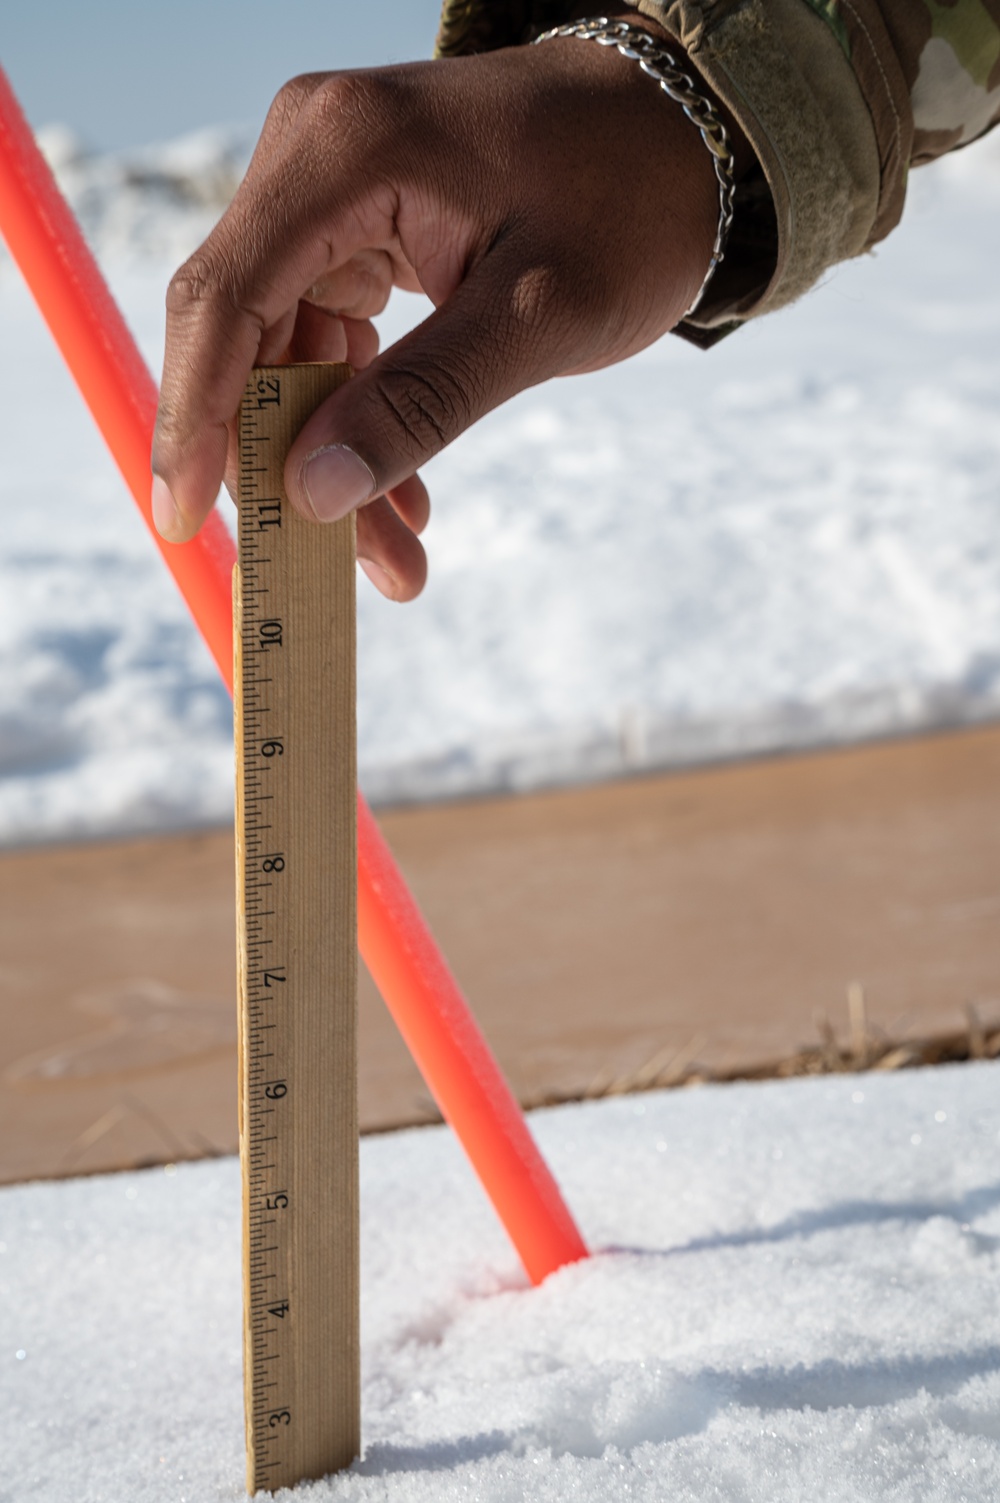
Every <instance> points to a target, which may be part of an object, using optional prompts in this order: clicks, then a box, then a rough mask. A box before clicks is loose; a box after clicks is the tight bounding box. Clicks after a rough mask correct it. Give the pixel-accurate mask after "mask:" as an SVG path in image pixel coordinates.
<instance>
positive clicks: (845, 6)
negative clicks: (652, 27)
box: [438, 0, 1000, 345]
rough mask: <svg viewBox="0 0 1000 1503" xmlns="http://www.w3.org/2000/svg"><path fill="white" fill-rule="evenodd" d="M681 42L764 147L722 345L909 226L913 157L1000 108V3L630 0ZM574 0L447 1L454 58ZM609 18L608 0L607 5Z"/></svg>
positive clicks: (445, 20) (445, 17) (516, 34)
mask: <svg viewBox="0 0 1000 1503" xmlns="http://www.w3.org/2000/svg"><path fill="white" fill-rule="evenodd" d="M630 3H632V4H633V5H634V6H635V8H636V9H637V10H640V11H642V12H644V13H645V14H646V15H649V16H651V17H652V18H654V19H655V20H657V21H659V22H660V23H661V24H662V25H663V26H665V28H666V29H667V31H668V32H669V33H670V34H671V35H672V36H673V37H675V38H676V40H677V42H678V44H679V45H680V47H682V48H683V49H684V50H685V51H686V53H687V55H688V58H689V60H690V62H691V63H692V64H693V66H694V67H695V68H696V69H697V70H698V71H699V72H700V74H701V75H702V77H703V78H704V79H705V81H706V82H707V84H708V85H709V86H710V88H711V89H712V90H713V91H714V92H715V94H716V95H717V96H718V97H719V98H720V99H721V100H723V101H724V103H725V104H726V105H727V106H728V107H729V109H730V110H731V111H732V113H733V115H734V116H735V117H736V119H737V120H738V121H739V123H740V125H741V126H742V128H743V130H744V131H745V132H746V134H747V137H748V139H749V140H750V143H751V145H752V146H753V147H754V150H755V152H756V154H757V159H758V162H759V164H760V171H759V173H758V174H757V175H756V176H754V175H751V177H750V178H749V179H748V180H747V181H746V182H745V183H744V184H742V185H741V187H740V189H739V192H738V198H737V217H736V220H735V221H734V227H733V240H732V242H731V245H730V250H729V253H728V254H727V257H726V260H725V262H724V263H723V265H722V267H720V269H719V272H717V273H716V276H715V277H714V278H713V281H712V283H711V286H710V296H709V297H708V298H706V301H705V303H703V305H702V306H701V308H699V310H698V314H697V316H696V318H695V319H693V320H689V321H688V322H687V324H686V325H683V326H681V328H679V329H678V333H682V334H685V335H686V336H687V337H688V338H691V339H693V340H694V341H695V342H696V343H699V344H703V345H709V344H712V343H714V342H715V341H716V340H717V339H719V338H721V337H722V336H723V335H724V334H726V333H728V332H730V330H732V329H734V328H736V327H738V326H739V324H740V323H743V322H745V321H746V320H747V319H749V318H753V317H756V316H757V315H759V314H761V313H766V312H770V311H771V310H772V309H775V308H780V307H783V306H784V305H785V304H787V303H790V302H792V301H794V299H795V298H797V297H799V296H800V295H801V294H802V293H803V292H805V291H806V290H807V289H808V288H809V287H810V286H812V285H813V284H814V283H815V282H816V280H817V279H818V278H819V277H820V276H821V275H822V274H823V272H824V271H825V270H826V269H827V268H828V267H830V266H832V265H835V264H836V263H837V262H839V261H843V260H846V259H847V258H849V257H851V256H856V255H860V254H861V253H862V252H863V251H865V250H868V249H869V248H870V247H871V246H872V245H874V244H876V243H877V242H878V241H879V240H881V239H882V238H883V237H884V236H885V235H887V234H888V233H889V231H890V230H891V229H893V228H894V226H895V225H896V224H897V223H898V222H899V218H900V215H901V213H902V210H903V201H904V198H905V192H906V178H907V173H908V170H909V168H910V166H911V165H919V164H920V163H922V162H926V161H929V160H932V159H933V158H934V157H937V156H940V155H941V154H942V153H944V152H946V151H950V150H951V149H952V148H953V147H956V146H962V145H965V144H966V143H967V142H968V141H971V140H973V139H974V138H975V137H976V136H979V135H982V134H983V133H984V132H985V131H987V130H989V129H990V128H991V127H992V126H993V125H995V124H996V123H997V121H998V120H1000V0H630ZM568 11H569V0H500V3H496V0H493V3H491V0H445V3H444V10H443V14H442V18H441V28H440V31H439V35H438V51H439V54H441V55H445V56H448V55H454V54H457V53H462V52H480V51H487V50H489V49H491V48H495V47H503V46H513V45H517V44H520V43H523V42H527V41H530V40H531V39H532V37H533V36H536V35H538V33H539V32H540V31H542V30H544V29H545V28H546V27H547V26H553V25H557V24H558V23H559V21H560V20H562V19H564V18H565V16H566V14H567V13H568ZM594 13H595V14H598V13H599V7H597V6H595V10H594Z"/></svg>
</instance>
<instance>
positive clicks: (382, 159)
mask: <svg viewBox="0 0 1000 1503" xmlns="http://www.w3.org/2000/svg"><path fill="white" fill-rule="evenodd" d="M717 219H718V195H717V189H716V182H715V175H714V171H713V168H712V164H711V159H710V157H709V155H708V153H707V152H706V151H705V148H704V146H703V144H702V142H701V141H700V139H699V137H698V133H697V131H696V129H695V127H694V126H693V125H691V124H690V122H689V121H687V120H686V119H685V117H684V115H683V113H682V111H681V109H680V108H679V107H678V106H676V105H674V104H673V103H672V101H670V100H668V99H666V98H665V97H664V96H663V95H662V94H661V92H660V91H659V89H658V88H657V87H656V86H655V84H654V83H653V82H652V81H651V80H650V79H648V78H646V77H645V76H644V75H643V74H642V73H641V71H640V70H639V68H638V67H637V66H636V64H635V63H633V62H630V61H628V60H626V59H624V58H621V57H620V56H618V54H617V53H615V52H613V51H610V50H607V49H604V48H600V47H597V46H595V45H593V44H590V43H583V42H580V41H579V40H577V39H575V38H566V39H556V40H551V41H547V42H545V43H543V44H542V45H541V46H540V47H520V48H514V49H508V50H503V51H499V52H492V53H487V54H484V55H482V56H476V57H469V58H456V59H449V60H447V61H444V62H433V63H415V64H408V65H405V66H400V67H391V68H383V69H378V70H374V71H371V72H364V73H329V74H317V75H311V76H308V77H304V78H299V79H295V80H293V81H292V82H291V83H290V84H287V85H286V86H285V88H284V89H282V91H281V93H280V94H279V95H278V97H277V99H276V101H275V103H274V105H273V106H272V108H271V112H270V114H269V116H268V120H267V123H266V125H265V128H264V131H263V133H262V136H261V139H260V142H259V143H258V146H257V149H256V152H255V153H254V157H253V160H252V162H251V165H250V168H249V171H248V173H247V176H246V178H245V180H244V182H243V184H242V185H241V187H240V189H239V191H238V192H237V194H236V197H235V198H234V200H233V202H232V204H231V206H230V207H229V209H228V210H227V212H226V214H225V215H224V216H223V218H222V220H221V221H220V223H219V224H218V226H217V227H216V229H215V230H214V231H213V232H212V234H211V235H210V236H209V238H208V240H207V241H206V242H205V244H204V245H203V246H202V247H201V248H200V250H198V251H197V252H196V253H195V254H194V256H192V257H191V259H190V260H189V261H188V262H187V263H186V264H185V265H184V266H183V267H181V269H180V271H179V272H178V273H177V275H176V276H175V277H174V279H173V281H172V283H171V286H170V291H169V294H168V299H167V344H166V358H165V363H164V372H163V383H162V388H161V398H160V409H159V414H158V418H157V428H156V439H155V443H154V448H153V470H154V475H155V476H156V477H157V479H155V480H154V490H153V495H154V516H155V519H156V522H157V526H158V527H159V530H160V531H161V533H162V534H163V535H164V537H166V538H168V539H170V540H171V541H174V542H181V541H185V540H186V539H188V538H190V537H191V536H193V535H194V533H195V532H196V531H197V530H198V528H199V527H200V526H201V524H202V522H203V521H204V519H205V517H206V515H207V514H208V511H209V510H210V508H211V506H212V504H213V501H214V498H215V496H216V494H217V493H218V489H219V485H220V483H221V482H222V480H223V478H225V479H226V480H227V483H228V484H229V485H230V488H231V489H234V486H235V473H236V455H235V427H234V424H235V415H236V410H237V407H238V404H239V400H240V397H241V394H242V391H243V388H244V385H245V383H246V380H247V378H248V376H249V374H250V371H251V369H252V367H253V366H254V365H266V364H275V363H278V362H280V361H282V360H284V359H296V360H344V359H347V360H350V361H351V363H352V364H353V365H354V366H355V367H356V369H358V371H359V374H358V375H357V376H356V378H355V379H354V380H353V381H351V382H349V383H348V384H347V385H345V386H343V387H341V388H340V389H339V390H338V391H337V392H336V393H335V394H334V395H333V396H332V397H330V398H329V399H328V400H327V401H326V402H325V403H324V404H323V405H322V406H321V407H320V408H319V409H318V410H317V411H316V412H315V413H314V414H313V416H312V417H311V418H310V420H309V421H308V422H307V423H306V425H305V427H304V428H303V430H302V432H301V434H300V435H299V437H298V438H297V439H296V441H295V443H294V444H293V446H292V448H291V450H290V452H289V455H288V461H287V465H286V470H285V480H286V486H287V491H288V496H289V500H290V502H291V504H292V505H293V506H294V507H295V508H296V509H297V510H298V511H299V512H301V513H302V515H303V516H306V517H308V518H311V519H313V520H318V521H332V520H335V519H336V518H338V517H340V516H343V515H345V514H346V513H347V512H349V511H351V510H353V509H355V508H361V510H360V511H359V514H358V555H359V560H360V561H361V562H362V567H364V568H365V569H366V572H368V574H369V576H370V577H371V578H372V580H373V582H374V583H375V584H376V585H377V586H378V588H379V589H380V590H382V592H383V593H384V594H386V595H388V596H390V598H394V599H397V600H406V599H411V598H412V597H413V596H415V595H416V594H418V593H419V591H420V589H421V588H422V586H423V583H424V579H425V577H426V557H425V555H424V550H423V547H422V545H421V543H420V541H419V538H418V534H419V532H420V531H421V530H422V529H423V526H424V525H425V524H426V521H427V517H428V513H429V501H428V498H427V493H426V490H425V489H424V487H423V484H422V482H421V481H420V479H419V476H418V475H417V473H416V472H417V469H418V467H419V466H420V465H421V464H422V463H424V462H425V461H426V460H427V459H429V458H430V457H431V456H432V455H434V454H436V453H437V452H438V451H439V450H440V449H442V448H443V447H444V446H445V445H446V444H447V443H449V442H451V440H452V439H454V438H455V437H457V436H458V435H459V434H460V433H462V432H463V431H464V430H465V429H466V428H467V427H469V426H470V425H471V424H472V423H474V422H475V421H476V420H477V419H478V418H479V417H481V416H482V415H483V414H484V413H486V412H488V411H489V410H490V409H491V408H493V407H495V406H497V405H499V404H500V403H501V402H503V401H505V400H506V399H507V398H508V397H511V396H513V395H515V394H516V393H517V392H519V391H521V390H523V389H525V388H526V387H528V386H531V385H534V384H536V383H537V382H540V381H544V380H546V379H548V378H549V377H550V376H555V375H566V374H571V373H574V372H580V371H586V370H594V369H597V368H599V367H601V366H605V365H609V364H611V363H613V362H615V361H618V360H622V359H624V358H625V357H626V356H628V355H631V354H633V353H634V352H635V351H637V350H639V349H642V348H643V347H644V346H645V345H648V344H650V343H651V342H652V341H654V340H656V339H658V338H659V337H660V336H661V335H662V334H663V333H665V332H666V331H667V330H668V329H670V328H671V327H672V326H673V325H674V324H675V323H676V322H677V320H678V319H679V318H680V317H681V316H682V315H683V313H684V311H685V309H686V308H687V307H688V306H689V305H690V303H691V301H692V300H693V298H694V297H695V295H696V293H697V291H698V288H699V286H700V284H701V281H702V278H703V277H704V274H705V270H706V268H707V266H708V263H709V259H710V256H711V251H712V245H713V241H714V237H715V230H716V224H717ZM393 286H398V287H402V288H407V289H410V290H416V289H423V291H424V292H426V293H427V295H428V296H429V297H430V298H431V300H432V301H433V302H434V304H435V309H436V311H435V312H434V313H433V314H432V315H431V316H430V317H429V318H428V319H427V320H426V321H425V322H424V323H423V324H421V325H420V326H419V328H417V329H415V330H413V331H412V332H411V333H410V334H408V335H407V336H406V337H405V338H404V339H402V340H400V341H399V342H398V343H397V344H395V345H393V346H392V347H391V348H390V349H389V350H387V351H385V352H384V353H383V354H381V355H379V354H378V353H377V349H378V342H377V336H376V334H375V331H374V328H373V326H372V324H371V323H370V319H371V318H372V317H373V316H374V315H375V314H377V313H379V312H380V311H381V310H382V308H383V307H384V306H385V303H386V301H387V299H388V297H389V294H390V292H391V290H392V287H393Z"/></svg>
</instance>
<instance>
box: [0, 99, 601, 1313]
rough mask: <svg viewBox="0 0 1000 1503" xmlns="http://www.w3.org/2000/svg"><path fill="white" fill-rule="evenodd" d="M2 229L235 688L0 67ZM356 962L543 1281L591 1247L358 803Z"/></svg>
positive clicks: (221, 622)
mask: <svg viewBox="0 0 1000 1503" xmlns="http://www.w3.org/2000/svg"><path fill="white" fill-rule="evenodd" d="M0 233H2V235H3V237H4V239H5V240H6V242H7V245H8V247H9V248H10V252H11V255H12V256H13V257H14V260H15V261H16V262H17V263H18V265H19V266H20V268H21V271H22V273H23V275H24V278H25V281H26V282H27V283H28V286H29V287H30V288H31V291H32V293H33V294H34V297H35V300H36V302H37V303H38V306H39V308H40V309H41V312H42V315H43V317H44V319H45V321H46V323H47V324H48V326H49V329H50V330H51V332H52V335H53V337H54V339H55V341H56V344H57V345H58V346H59V349H60V350H61V352H62V355H63V358H64V359H65V361H66V364H67V365H68V366H69V368H70V371H71V372H72V374H73V376H74V377H75V379H76V382H77V385H78V386H79V388H80V391H81V392H82V394H83V397H84V400H85V401H86V403H87V405H88V406H89V408H90V410H91V413H92V414H93V417H94V420H95V422H96V423H97V426H98V427H99V429H100V430H101V433H102V434H103V435H104V438H105V441H106V443H107V445H108V448H109V449H110V450H111V453H112V455H113V456H114V458H115V460H116V462H117V464H118V468H119V469H120V470H121V472H122V475H123V476H124V478H125V483H126V484H127V486H128V488H129V490H130V491H131V492H132V495H133V497H134V499H135V501H136V504H137V505H138V507H139V510H140V511H141V512H142V515H143V517H144V518H145V520H146V523H147V525H148V526H149V530H150V532H151V533H152V536H153V539H154V541H155V542H156V545H157V547H158V548H159V549H160V552H161V553H162V555H163V558H164V560H165V561H166V564H167V567H168V568H169V569H170V572H171V573H172V574H173V576H174V579H175V580H176V581H177V585H178V587H179V589H180V591H181V594H182V595H183V596H184V599H185V601H186V602H187V604H188V607H189V609H190V611H191V614H192V615H193V617H194V619H195V622H196V624H197V626H198V629H199V631H200V632H201V634H202V636H203V637H204V639H205V641H206V643H207V645H208V647H209V650H210V651H211V653H212V656H213V657H214V658H215V661H216V663H217V664H218V668H219V672H220V673H221V674H222V677H223V679H224V680H225V682H226V684H227V685H228V686H229V688H230V691H231V690H232V674H233V640H232V593H231V591H232V583H231V579H232V569H233V564H234V562H235V557H236V555H235V549H234V546H233V542H232V539H231V538H230V536H229V533H228V532H227V530H226V528H225V525H224V523H223V522H222V520H221V518H220V517H218V516H217V515H215V514H214V513H213V515H212V516H211V517H210V518H209V520H208V522H207V523H206V524H205V526H204V527H203V528H202V530H201V532H200V533H199V534H198V536H197V537H196V538H195V539H194V540H193V541H192V542H190V543H183V544H181V545H175V544H170V543H164V542H163V541H162V540H161V538H160V537H159V534H158V533H157V532H156V530H155V529H154V527H153V524H152V516H151V513H150V507H149V487H150V468H149V455H150V449H151V445H152V437H153V423H154V420H155V417H156V385H155V383H154V381H153V379H152V377H151V376H150V374H149V371H148V370H147V368H146V365H145V363H144V361H143V359H142V356H141V355H140V353H139V351H138V349H137V348H136V344H135V341H134V340H133V338H132V335H131V334H130V332H129V330H128V327H127V325H126V323H125V320H124V319H123V318H122V315H121V313H120V312H119V310H118V307H117V305H116V303H115V301H114V299H113V298H112V296H111V293H110V292H109V290H108V287H107V284H106V283H105V281H104V278H103V277H102V276H101V273H100V271H99V270H98V267H97V264H96V262H95V261H94V258H93V256H92V255H91V253H90V251H89V250H88V248H87V245H86V243H85V241H84V239H83V236H82V234H81V232H80V228H79V226H78V224H77V223H76V220H75V219H74V217H73V214H72V212H71V210H70V208H69V206H68V205H67V203H66V201H65V199H64V198H63V196H62V194H61V193H60V191H59V188H58V187H57V185H56V182H55V179H54V178H53V176H52V173H51V172H50V170H49V167H48V165H47V163H46V162H45V159H44V158H43V157H42V155H41V153H40V151H39V150H38V147H37V146H36V144H35V140H34V137H33V136H32V134H31V130H30V128H29V126H28V124H27V121H26V120H25V118H24V115H23V114H22V112H21V109H20V106H19V105H18V102H17V100H16V98H15V97H14V93H13V90H12V89H11V87H10V84H9V83H8V81H7V78H6V76H5V74H4V73H3V71H2V69H0ZM358 940H359V947H360V949H361V953H362V955H363V956H364V958H365V961H366V963H367V965H368V969H369V970H370V971H371V973H372V976H373V977H374V979H375V982H376V985H377V986H378V988H379V990H380V991H381V993H382V996H383V997H384V999H385V1002H386V1005H387V1006H388V1008H389V1011H390V1012H391V1013H392V1016H393V1018H394V1019H395V1021H396V1025H397V1027H398V1028H399V1030H400V1032H401V1033H402V1035H403V1037H404V1039H405V1040H406V1043H407V1045H408V1046H409V1048H410V1050H411V1052H412V1054H413V1057H414V1059H415V1060H416V1062H417V1064H418V1065H419V1067H420V1070H421V1073H422V1074H423V1077H424V1079H425V1081H426V1082H427V1085H428V1088H429V1089H430V1091H431V1093H432V1095H433V1097H434V1099H435V1101H436V1102H437V1104H438V1106H439V1107H440V1109H441V1112H442V1115H443V1116H444V1117H445V1119H446V1120H447V1121H448V1122H449V1123H450V1124H451V1126H452V1127H453V1128H454V1130H455V1133H456V1134H457V1136H458V1138H459V1140H460V1142H461V1144H462V1146H463V1148H464V1149H465V1151H466V1153H467V1154H468V1156H469V1159H470V1160H471V1162H472V1166H473V1168H474V1169H475V1171H476V1173H477V1174H478V1175H479V1178H480V1180H481V1181H482V1184H483V1188H484V1189H485V1191H486V1193H487V1195H488V1196H489V1197H490V1199H491V1200H492V1202H493V1205H494V1207H495V1209H496V1211H497V1214H498V1216H499V1217H500V1219H501V1221H502V1222H503V1224H504V1226H505V1227H506V1229H507V1232H508V1234H509V1236H510V1238H511V1241H512V1242H513V1243H514V1246H515V1247H516V1248H517V1251H518V1253H519V1254H520V1257H521V1260H522V1262H523V1263H524V1266H525V1268H526V1270H527V1272H528V1275H529V1277H530V1278H531V1279H532V1280H533V1281H534V1282H535V1283H539V1282H540V1281H541V1280H542V1279H544V1278H545V1277H546V1275H547V1274H549V1273H552V1272H553V1271H554V1270H555V1269H556V1268H559V1267H561V1266H562V1265H563V1264H564V1263H572V1262H575V1261H576V1260H577V1259H579V1258H585V1257H586V1256H587V1249H586V1247H585V1245H584V1242H583V1239H582V1238H581V1236H580V1233H579V1231H578V1229H577V1227H576V1224H575V1222H574V1221H573V1217H572V1216H571V1214H570V1212H569V1210H568V1208H567V1206H566V1203H565V1201H564V1200H563V1198H562V1196H561V1194H560V1192H559V1187H558V1185H557V1184H556V1182H555V1180H554V1179H553V1177H552V1174H551V1173H550V1171H549V1169H548V1167H547V1166H546V1164H545V1161H544V1160H543V1159H542V1157H541V1154H540V1153H539V1152H538V1149H537V1147H536V1145H535V1142H534V1139H533V1138H532V1136H531V1134H530V1132H529V1131H528V1127H527V1124H526V1122H525V1120H524V1117H523V1115H522V1113H521V1109H520V1107H519V1106H518V1104H517V1102H516V1100H515V1099H514V1096H513V1094H512V1092H511V1090H510V1087H509V1086H508V1084H507V1082H506V1080H505V1079H504V1077H503V1075H502V1073H501V1071H500V1067H499V1066H498V1064H497V1062H496V1060H495V1059H494V1058H493V1055H492V1054H491V1053H490V1049H489V1046H488V1044H487V1043H486V1040H485V1039H484V1037H483V1035H482V1033H481V1032H480V1029H479V1025H478V1024H477V1023H476V1020H475V1018H474V1017H473V1015H472V1013H471V1011H470V1010H469V1006H468V1004H467V1002H466V1001H465V998H464V997H463V996H462V994H461V992H460V991H459V989H458V986H457V985H456V983H455V980H454V978H453V977H452V975H451V973H450V971H449V970H448V967H447V965H446V963H445V961H444V958H443V957H442V955H441V952H440V951H439V950H438V948H437V945H436V944H435V942H434V938H433V936H432V934H431V932H430V930H429V929H428V927H427V925H426V923H425V922H424V920H423V917H422V915H421V913H420V910H419V909H418V907H417V905H416V902H415V901H414V899H413V896H412V895H411V893H410V892H409V890H408V888H407V886H406V883H405V882H404V880H403V878H402V876H401V874H400V872H399V869H398V867H397V866H396V864H395V862H394V861H393V859H392V855H391V853H390V851H389V847H388V846H387V845H386V843H385V841H384V840H383V838H382V836H381V834H380V833H379V830H378V826H377V825H376V823H375V820H374V819H373V817H372V815H371V812H370V811H369V809H368V807H367V805H366V804H365V802H364V800H363V799H362V798H361V795H360V794H359V795H358Z"/></svg>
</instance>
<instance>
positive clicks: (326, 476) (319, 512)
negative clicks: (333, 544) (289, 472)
mask: <svg viewBox="0 0 1000 1503" xmlns="http://www.w3.org/2000/svg"><path fill="white" fill-rule="evenodd" d="M299 478H300V480H301V481H302V489H303V490H304V491H305V495H306V500H307V501H308V502H309V505H310V506H311V507H312V511H313V516H314V517H315V518H316V520H317V522H339V521H340V519H341V517H346V516H347V514H348V512H352V511H354V510H355V509H356V508H357V507H359V506H360V505H361V504H362V503H363V502H365V501H369V500H370V499H371V498H372V496H374V494H375V492H376V491H377V490H378V486H377V484H376V481H375V476H374V475H373V474H372V472H371V470H370V469H369V468H368V466H367V465H366V464H365V462H364V460H363V459H360V458H359V457H358V455H357V454H355V452H354V450H353V449H349V448H348V447H347V445H346V444H329V445H328V446H327V447H326V448H325V449H317V450H316V451H315V453H313V454H310V455H309V457H308V458H307V459H306V461H305V463H304V464H303V466H302V469H301V470H300V472H299Z"/></svg>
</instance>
